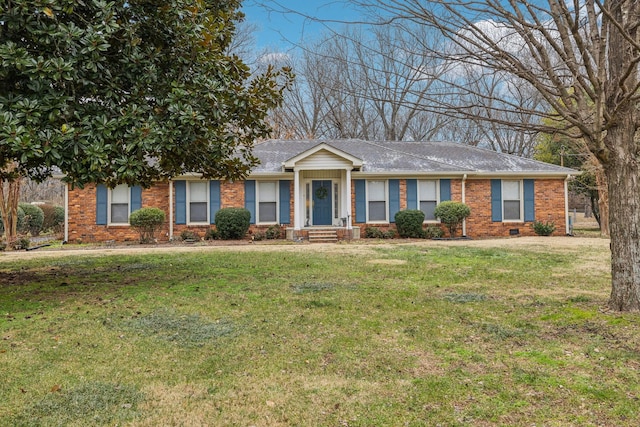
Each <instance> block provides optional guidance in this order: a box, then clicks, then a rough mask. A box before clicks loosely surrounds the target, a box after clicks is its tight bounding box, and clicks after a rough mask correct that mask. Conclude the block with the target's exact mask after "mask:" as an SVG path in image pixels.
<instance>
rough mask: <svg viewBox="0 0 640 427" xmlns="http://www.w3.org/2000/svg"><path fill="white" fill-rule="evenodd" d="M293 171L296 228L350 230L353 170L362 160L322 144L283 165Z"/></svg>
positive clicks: (357, 168)
mask: <svg viewBox="0 0 640 427" xmlns="http://www.w3.org/2000/svg"><path fill="white" fill-rule="evenodd" d="M283 168H284V170H285V171H286V172H293V173H294V192H293V203H294V208H293V211H294V221H293V226H294V230H301V229H303V228H304V227H322V226H324V227H327V226H336V227H345V228H347V229H351V228H352V225H351V200H352V197H351V172H352V171H354V170H355V171H359V170H360V169H361V168H362V160H361V159H358V158H356V157H354V156H352V155H350V154H347V153H345V152H343V151H340V150H338V149H336V148H335V147H331V146H329V145H327V144H320V145H317V146H315V147H314V148H312V149H310V150H307V151H305V152H303V153H301V154H299V155H298V156H296V157H293V158H291V159H289V160H287V161H286V162H284V164H283Z"/></svg>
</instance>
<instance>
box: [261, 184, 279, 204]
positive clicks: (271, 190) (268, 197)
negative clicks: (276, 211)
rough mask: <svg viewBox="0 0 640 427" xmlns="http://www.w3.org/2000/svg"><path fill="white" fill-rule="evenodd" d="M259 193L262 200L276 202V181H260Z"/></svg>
mask: <svg viewBox="0 0 640 427" xmlns="http://www.w3.org/2000/svg"><path fill="white" fill-rule="evenodd" d="M258 191H259V192H260V194H259V195H258V197H259V200H260V201H261V202H275V201H276V200H277V198H276V197H277V192H276V183H275V182H260V183H258Z"/></svg>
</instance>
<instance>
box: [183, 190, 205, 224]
mask: <svg viewBox="0 0 640 427" xmlns="http://www.w3.org/2000/svg"><path fill="white" fill-rule="evenodd" d="M208 184H209V183H208V182H207V181H190V182H189V203H188V206H189V222H191V223H197V222H204V223H206V222H208V209H207V206H208V193H209V191H208V190H209V187H208Z"/></svg>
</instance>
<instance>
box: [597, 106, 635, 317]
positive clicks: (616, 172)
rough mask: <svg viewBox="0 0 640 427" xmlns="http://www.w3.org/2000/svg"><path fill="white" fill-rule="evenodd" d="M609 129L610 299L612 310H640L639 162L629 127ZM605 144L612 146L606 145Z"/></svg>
mask: <svg viewBox="0 0 640 427" xmlns="http://www.w3.org/2000/svg"><path fill="white" fill-rule="evenodd" d="M623 121H627V126H619V127H615V128H613V129H611V130H610V131H609V133H608V134H607V138H614V139H613V141H612V142H613V144H614V145H613V146H614V147H615V149H614V150H610V158H609V159H608V160H609V161H608V162H607V164H606V166H605V172H606V174H607V179H608V184H609V185H608V187H609V206H610V209H609V225H610V232H611V282H612V287H611V299H610V300H609V308H611V309H612V310H616V311H636V312H637V311H640V230H639V228H640V179H639V177H640V165H639V163H638V159H637V158H636V155H635V152H636V150H635V144H634V139H633V126H631V125H629V122H630V121H631V120H630V119H629V118H626V120H624V119H623ZM607 145H608V146H612V145H610V144H607Z"/></svg>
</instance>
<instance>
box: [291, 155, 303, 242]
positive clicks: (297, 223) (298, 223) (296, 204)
mask: <svg viewBox="0 0 640 427" xmlns="http://www.w3.org/2000/svg"><path fill="white" fill-rule="evenodd" d="M302 205H303V200H302V195H301V194H300V170H299V169H297V168H294V169H293V229H294V230H300V229H302V209H301V208H302Z"/></svg>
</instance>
